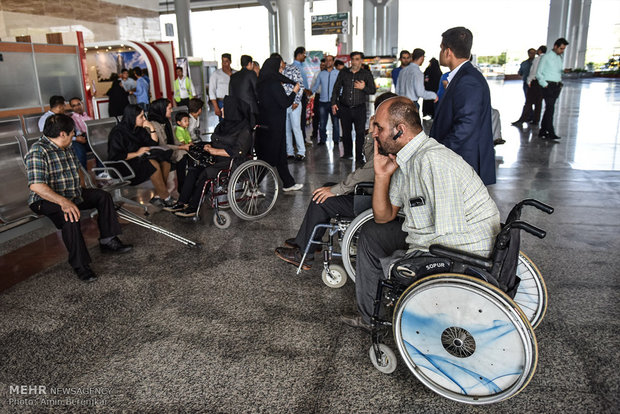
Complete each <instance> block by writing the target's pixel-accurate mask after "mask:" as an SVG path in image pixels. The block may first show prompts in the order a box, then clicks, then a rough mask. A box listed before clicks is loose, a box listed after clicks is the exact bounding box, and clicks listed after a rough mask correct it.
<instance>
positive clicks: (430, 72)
mask: <svg viewBox="0 0 620 414" xmlns="http://www.w3.org/2000/svg"><path fill="white" fill-rule="evenodd" d="M441 75H442V73H441V69H440V68H439V62H438V61H437V59H435V58H432V59H431V60H430V62H429V64H428V67H427V68H426V70H425V71H424V89H426V90H427V91H433V92H435V93H437V90H438V89H439V80H440V79H441ZM422 113H423V114H424V115H429V116H430V117H431V118H433V117H434V116H435V101H433V100H432V99H427V100H424V103H423V104H422Z"/></svg>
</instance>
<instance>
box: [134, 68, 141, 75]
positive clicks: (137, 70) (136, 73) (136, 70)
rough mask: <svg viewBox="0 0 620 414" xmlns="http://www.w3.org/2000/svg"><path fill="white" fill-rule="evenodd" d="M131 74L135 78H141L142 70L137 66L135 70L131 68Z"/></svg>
mask: <svg viewBox="0 0 620 414" xmlns="http://www.w3.org/2000/svg"><path fill="white" fill-rule="evenodd" d="M133 74H134V75H136V76H142V68H141V67H139V66H136V67H135V68H133Z"/></svg>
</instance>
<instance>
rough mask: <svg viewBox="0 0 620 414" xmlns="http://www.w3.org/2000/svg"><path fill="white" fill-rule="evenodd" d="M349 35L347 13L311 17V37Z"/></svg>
mask: <svg viewBox="0 0 620 414" xmlns="http://www.w3.org/2000/svg"><path fill="white" fill-rule="evenodd" d="M326 34H349V13H336V14H321V15H317V16H312V35H313V36H314V35H326Z"/></svg>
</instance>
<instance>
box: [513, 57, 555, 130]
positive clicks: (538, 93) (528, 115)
mask: <svg viewBox="0 0 620 414" xmlns="http://www.w3.org/2000/svg"><path fill="white" fill-rule="evenodd" d="M545 53H547V46H545V45H542V46H540V47H539V48H538V50H537V51H536V57H534V61H533V62H532V67H531V68H530V74H529V75H528V76H527V79H526V82H527V85H528V88H527V95H526V96H525V104H524V105H523V111H521V116H520V117H519V119H517V120H516V121H514V122H513V123H512V125H513V126H516V127H521V126H522V124H523V123H524V122H529V123H530V124H532V125H536V126H538V122H540V113H541V112H542V101H543V96H542V88H541V87H540V85H539V84H538V79H536V71H537V70H538V64H539V63H540V59H541V58H542V57H543V56H544V54H545ZM532 106H533V107H534V109H533V111H532ZM532 112H533V113H532Z"/></svg>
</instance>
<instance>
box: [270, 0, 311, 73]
mask: <svg viewBox="0 0 620 414" xmlns="http://www.w3.org/2000/svg"><path fill="white" fill-rule="evenodd" d="M276 4H277V6H278V18H279V23H280V30H279V33H280V55H282V58H283V59H284V60H285V61H286V62H287V63H291V62H292V61H293V58H294V56H293V52H294V51H295V48H297V47H298V46H304V44H305V38H304V0H276Z"/></svg>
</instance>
